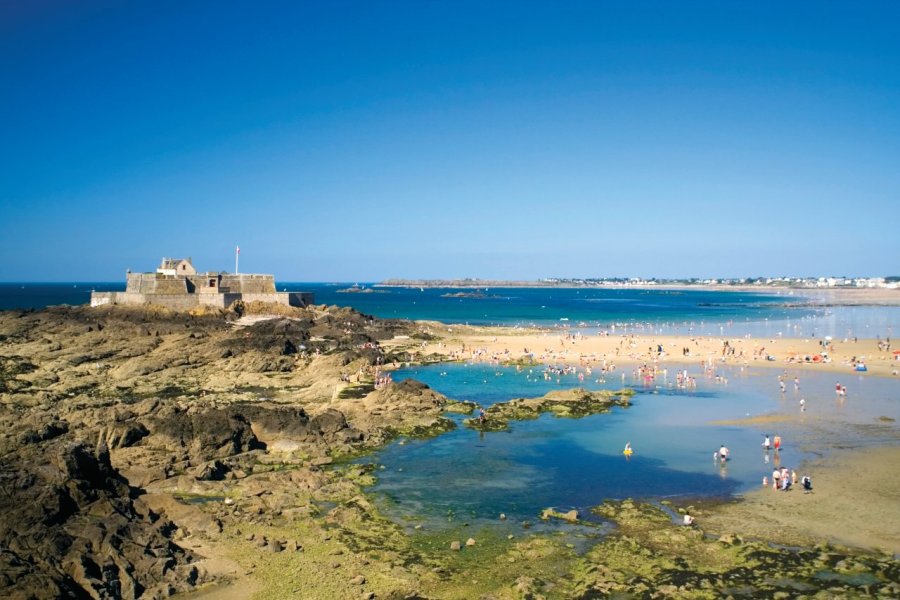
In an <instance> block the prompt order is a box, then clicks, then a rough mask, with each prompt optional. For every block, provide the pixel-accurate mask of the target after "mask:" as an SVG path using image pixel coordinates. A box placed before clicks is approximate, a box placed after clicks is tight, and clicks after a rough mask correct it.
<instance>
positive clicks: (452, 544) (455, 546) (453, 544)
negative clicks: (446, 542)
mask: <svg viewBox="0 0 900 600" xmlns="http://www.w3.org/2000/svg"><path fill="white" fill-rule="evenodd" d="M460 548H462V544H460V543H459V540H454V541H452V542H450V549H451V550H459V549H460Z"/></svg>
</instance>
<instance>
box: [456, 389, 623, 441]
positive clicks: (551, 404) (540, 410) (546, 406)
mask: <svg viewBox="0 0 900 600" xmlns="http://www.w3.org/2000/svg"><path fill="white" fill-rule="evenodd" d="M633 395H634V390H632V389H630V388H624V389H621V390H618V391H611V390H598V391H589V390H586V389H583V388H576V389H572V390H563V391H553V392H550V393H548V394H547V395H545V396H542V397H540V398H517V399H515V400H510V401H509V402H498V403H497V404H493V405H491V406H490V407H488V408H487V409H486V410H485V415H484V419H480V418H473V419H466V420H465V421H464V423H465V425H466V426H467V427H470V428H472V429H478V430H481V431H505V430H507V429H509V424H510V422H512V421H530V420H534V419H537V418H538V417H540V416H541V415H542V414H544V413H547V412H549V413H553V414H554V415H555V416H556V417H558V418H568V419H579V418H581V417H586V416H588V415H594V414H599V413H604V412H609V411H610V410H611V409H612V408H613V407H615V406H619V407H627V406H629V405H630V404H631V397H632V396H633Z"/></svg>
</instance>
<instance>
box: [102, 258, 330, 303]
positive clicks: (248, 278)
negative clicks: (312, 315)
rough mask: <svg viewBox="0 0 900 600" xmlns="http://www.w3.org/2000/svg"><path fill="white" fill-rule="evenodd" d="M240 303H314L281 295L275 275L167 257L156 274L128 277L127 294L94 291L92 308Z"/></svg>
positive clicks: (303, 297)
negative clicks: (208, 268)
mask: <svg viewBox="0 0 900 600" xmlns="http://www.w3.org/2000/svg"><path fill="white" fill-rule="evenodd" d="M237 300H243V301H244V302H273V303H276V304H283V305H285V306H307V305H309V304H312V303H313V295H312V294H311V293H309V292H277V291H275V276H274V275H258V274H250V273H218V272H208V273H198V272H197V269H195V268H194V265H193V263H192V262H191V259H190V258H163V259H162V263H161V264H160V266H159V268H158V269H156V272H155V273H132V272H130V271H129V272H128V274H127V275H126V285H125V291H124V292H91V306H103V305H104V304H129V305H144V304H155V305H160V306H166V307H168V308H172V309H175V310H190V309H192V308H194V307H197V306H214V307H218V308H228V307H229V306H231V304H232V303H233V302H235V301H237Z"/></svg>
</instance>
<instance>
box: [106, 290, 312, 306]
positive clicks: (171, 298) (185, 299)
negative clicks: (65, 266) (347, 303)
mask: <svg viewBox="0 0 900 600" xmlns="http://www.w3.org/2000/svg"><path fill="white" fill-rule="evenodd" d="M237 300H243V301H244V302H266V303H274V304H281V305H284V306H301V307H302V306H309V305H310V304H312V303H313V300H314V298H313V294H311V293H310V292H273V293H271V294H232V293H218V294H188V293H181V294H157V293H148V294H142V293H135V292H127V291H126V292H92V293H91V306H104V305H106V304H120V305H127V306H143V305H147V304H155V305H159V306H165V307H167V308H171V309H173V310H190V309H192V308H196V307H197V306H200V305H201V304H202V305H205V306H215V307H217V308H228V307H229V306H231V305H232V303H234V302H235V301H237Z"/></svg>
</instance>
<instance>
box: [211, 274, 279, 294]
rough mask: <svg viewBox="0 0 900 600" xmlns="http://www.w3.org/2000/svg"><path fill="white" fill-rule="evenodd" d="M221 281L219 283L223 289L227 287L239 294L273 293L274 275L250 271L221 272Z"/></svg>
mask: <svg viewBox="0 0 900 600" xmlns="http://www.w3.org/2000/svg"><path fill="white" fill-rule="evenodd" d="M221 277H222V282H221V283H220V284H219V285H220V287H222V288H223V289H227V290H228V291H229V292H232V293H241V294H274V293H275V277H274V276H272V275H256V274H252V273H246V274H234V273H223V274H222V275H221Z"/></svg>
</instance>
